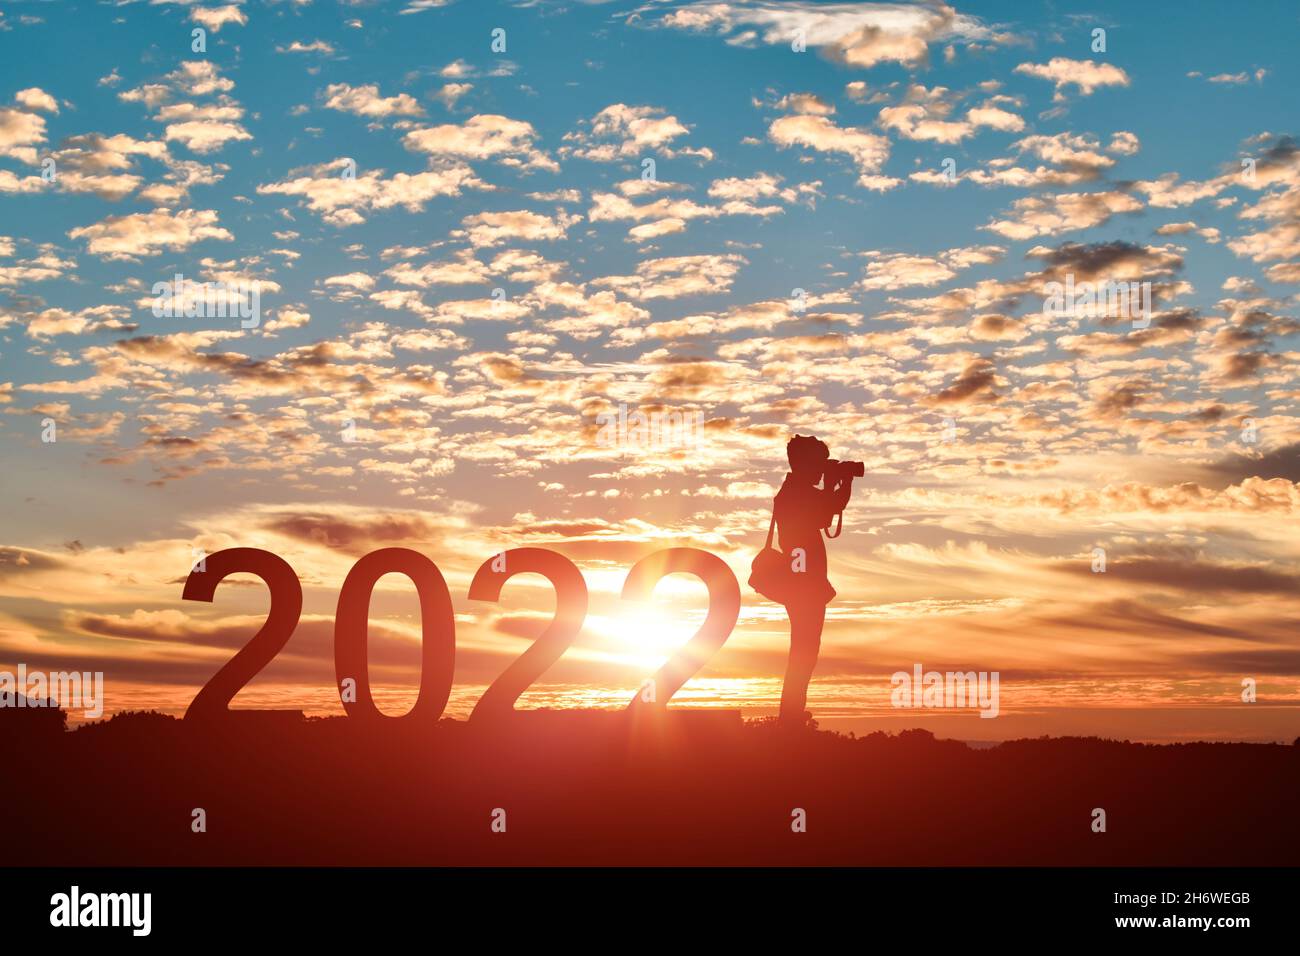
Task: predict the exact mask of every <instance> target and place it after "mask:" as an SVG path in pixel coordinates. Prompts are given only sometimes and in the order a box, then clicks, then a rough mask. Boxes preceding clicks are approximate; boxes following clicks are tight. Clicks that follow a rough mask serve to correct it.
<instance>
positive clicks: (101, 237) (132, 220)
mask: <svg viewBox="0 0 1300 956" xmlns="http://www.w3.org/2000/svg"><path fill="white" fill-rule="evenodd" d="M68 237H69V238H71V239H85V240H87V245H86V248H87V250H88V251H89V252H90V253H91V254H92V255H97V256H102V257H103V258H105V259H133V258H138V257H140V256H156V255H158V254H160V253H162V252H166V251H178V250H182V249H187V248H189V247H190V246H192V245H194V244H195V243H197V242H202V241H204V240H206V239H218V240H222V241H225V242H229V241H231V240H233V239H234V238H235V237H234V236H232V235H231V234H230V232H229V231H227V230H226V229H224V228H223V227H221V226H219V225H218V224H217V213H216V211H215V210H212V209H202V210H195V209H182V210H180V211H179V212H176V213H172V212H169V211H168V210H166V209H157V210H154V211H153V212H141V213H132V214H131V215H127V216H109V217H108V218H107V219H104V220H103V221H101V222H97V223H95V224H93V225H90V226H81V227H79V228H76V229H72V230H70V231H69V232H68Z"/></svg>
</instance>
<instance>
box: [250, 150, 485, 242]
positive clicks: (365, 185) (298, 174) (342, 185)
mask: <svg viewBox="0 0 1300 956" xmlns="http://www.w3.org/2000/svg"><path fill="white" fill-rule="evenodd" d="M353 171H354V167H351V166H349V160H347V159H336V160H334V161H333V162H332V163H322V164H321V165H319V166H310V167H307V168H306V169H300V170H293V171H291V172H290V174H289V176H290V178H288V179H285V180H282V181H280V182H273V183H263V184H262V185H259V186H258V187H257V191H258V193H259V194H262V195H280V196H300V197H302V198H303V200H304V201H305V202H306V205H307V208H308V209H310V210H311V211H312V212H315V213H318V214H319V215H320V216H321V218H323V219H324V220H325V221H326V222H328V223H330V224H331V225H334V226H340V227H342V226H353V225H357V224H359V223H362V222H365V220H366V218H367V216H369V215H370V214H371V213H372V212H374V211H376V210H385V209H392V208H394V207H401V208H403V209H405V210H407V211H408V212H419V211H420V210H422V209H423V208H424V206H425V204H426V203H428V202H429V200H431V199H434V198H436V197H439V196H459V195H460V193H461V191H462V190H464V189H485V188H487V186H486V184H485V183H483V182H482V181H481V180H479V179H478V177H477V176H475V175H474V171H473V170H472V169H470V167H468V166H466V165H465V164H463V163H448V164H445V165H439V166H438V167H436V168H433V169H429V170H427V171H425V172H421V173H395V174H393V175H392V176H389V177H385V176H384V171H383V170H382V169H371V170H367V171H365V172H363V173H356V174H354V175H349V173H350V172H353Z"/></svg>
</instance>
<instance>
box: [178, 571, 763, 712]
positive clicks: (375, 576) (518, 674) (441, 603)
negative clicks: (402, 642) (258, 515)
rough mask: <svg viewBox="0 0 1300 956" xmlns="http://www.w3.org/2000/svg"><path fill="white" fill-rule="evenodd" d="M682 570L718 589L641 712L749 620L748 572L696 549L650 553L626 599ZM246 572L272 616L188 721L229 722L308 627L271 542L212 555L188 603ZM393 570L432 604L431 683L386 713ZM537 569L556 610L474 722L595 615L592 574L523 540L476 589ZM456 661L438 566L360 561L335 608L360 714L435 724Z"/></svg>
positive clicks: (425, 632) (491, 590)
mask: <svg viewBox="0 0 1300 956" xmlns="http://www.w3.org/2000/svg"><path fill="white" fill-rule="evenodd" d="M502 558H504V561H503V560H502ZM498 568H500V570H497V569H498ZM679 571H680V572H687V573H690V574H694V575H695V576H696V577H698V578H700V580H702V581H703V582H704V584H705V586H706V587H707V589H708V594H709V610H708V614H707V615H706V616H705V619H704V623H703V624H702V625H701V626H700V629H699V630H698V631H696V632H695V635H694V636H693V637H692V638H691V639H690V640H689V641H687V642H686V644H684V645H683V646H682V647H681V649H680V650H679V651H678V652H677V653H676V654H674V655H673V656H672V657H671V658H669V660H668V661H667V663H665V664H664V665H663V667H661V668H660V669H659V670H658V671H657V672H656V673H655V674H654V676H653V677H652V678H651V681H652V683H651V685H650V686H651V687H652V688H654V690H655V694H654V699H653V700H646V699H645V698H643V696H642V695H641V694H639V693H638V694H637V695H635V696H634V697H633V698H632V701H631V703H630V704H629V709H637V708H641V707H664V706H666V705H667V703H668V701H669V699H671V698H672V696H673V695H674V694H676V693H677V691H679V690H680V689H681V688H682V685H683V684H685V683H686V682H687V681H688V680H690V679H691V677H693V676H694V675H695V674H696V673H697V672H698V671H699V669H700V668H701V667H703V666H704V664H705V662H706V661H708V659H709V658H710V657H712V656H713V655H714V654H715V653H717V651H718V649H719V648H721V647H722V645H723V643H724V642H725V641H726V640H727V637H728V636H729V635H730V633H731V631H732V628H734V627H735V625H736V621H737V620H738V619H739V617H740V586H739V584H737V582H736V576H735V575H734V574H733V573H732V571H731V569H730V568H729V567H728V566H727V565H726V563H725V562H724V561H723V560H722V559H721V558H719V557H717V556H716V555H713V554H710V553H709V552H707V551H701V550H698V549H696V548H668V549H665V550H663V551H656V552H654V553H652V554H649V555H646V557H644V558H642V559H641V560H640V561H638V562H637V563H636V564H635V565H633V567H632V569H631V570H630V571H629V572H628V576H627V579H626V580H625V581H624V582H623V595H622V596H623V598H624V599H625V600H633V601H644V600H648V599H649V598H650V595H651V594H652V592H653V591H654V588H655V585H656V584H657V583H658V582H659V580H660V579H661V578H663V577H665V576H666V575H669V574H673V573H676V572H679ZM240 572H247V573H250V574H255V575H257V576H258V577H260V578H261V579H262V580H263V581H264V582H265V583H266V586H267V587H268V588H269V589H270V592H271V608H270V611H269V612H268V614H267V618H266V623H265V624H263V625H262V627H261V629H260V630H259V631H258V632H257V633H256V634H254V635H253V637H252V639H251V640H250V641H249V642H248V643H247V644H245V645H244V646H243V647H242V648H241V649H240V650H239V652H238V653H237V654H235V656H234V657H232V658H231V659H230V660H229V661H227V662H226V663H225V665H224V666H223V667H222V668H221V669H220V670H219V671H217V673H216V674H215V675H213V677H212V679H211V680H209V681H208V683H207V684H206V685H204V687H203V689H202V690H200V691H199V693H198V694H197V695H196V696H195V698H194V700H193V701H192V702H191V703H190V707H189V710H187V711H186V713H185V719H186V720H194V719H207V720H212V719H214V718H218V719H219V718H220V716H221V715H223V714H225V713H227V709H228V705H229V703H230V701H231V700H232V699H233V698H234V696H235V695H236V694H237V693H239V691H240V690H241V689H242V688H243V687H244V685H246V684H247V683H248V682H249V681H250V680H252V679H253V677H255V676H256V675H257V674H258V673H259V672H260V671H261V670H262V668H264V667H265V666H266V665H267V664H269V663H270V662H271V661H272V660H273V659H274V658H275V656H276V655H277V654H279V653H280V651H281V650H283V648H284V645H285V644H286V643H287V642H288V640H289V637H290V635H291V634H293V631H294V628H296V627H297V626H298V619H299V617H300V615H301V614H302V583H301V582H300V581H299V580H298V575H297V574H296V573H295V572H294V570H293V568H291V567H290V566H289V564H288V563H287V562H286V561H285V560H284V559H283V558H281V557H279V556H278V555H275V554H272V553H271V552H270V551H263V550H261V549H260V548H228V549H226V550H224V551H218V552H216V553H215V554H211V555H208V556H207V558H206V560H205V563H204V569H203V570H202V571H199V570H194V571H191V572H190V576H189V578H188V579H187V580H186V581H185V590H184V592H183V594H182V596H183V597H184V598H185V600H188V601H211V600H212V598H213V595H214V594H215V593H216V590H217V585H218V584H220V583H221V582H222V581H223V580H224V579H225V578H226V577H228V576H229V575H231V574H238V573H240ZM389 573H397V574H404V575H406V577H408V578H409V579H410V580H411V582H412V583H413V584H414V585H415V591H416V594H417V595H418V597H419V600H420V619H421V620H420V626H421V656H420V664H421V667H420V690H419V693H418V694H417V696H416V699H415V703H414V704H413V705H412V707H411V709H410V710H409V711H408V712H407V713H405V714H403V715H402V716H400V717H393V716H390V715H388V714H385V713H383V712H382V711H380V710H379V708H378V706H377V705H376V704H375V700H374V697H373V695H372V694H371V690H370V674H369V657H368V653H367V648H366V645H367V638H368V630H369V617H370V595H371V593H372V591H373V590H374V587H375V584H376V582H377V581H378V580H379V579H380V578H381V577H383V576H384V575H385V574H389ZM527 573H534V574H540V575H542V576H543V577H545V578H546V579H547V580H549V581H550V582H551V586H552V587H554V588H555V595H556V603H555V616H554V617H553V618H552V619H551V622H550V624H548V625H547V627H546V628H545V630H543V631H542V633H541V634H540V635H539V636H538V638H537V640H536V641H535V642H534V643H533V645H532V646H531V647H529V648H528V650H526V651H524V653H523V654H522V655H520V657H519V658H518V659H516V660H515V661H514V662H512V663H511V664H510V666H509V667H507V668H506V669H505V671H504V672H503V673H502V674H501V676H500V677H498V678H497V679H496V680H495V681H494V682H493V683H492V684H491V685H490V686H489V687H488V689H487V691H486V692H485V693H484V694H483V696H482V697H481V698H480V699H479V701H478V703H477V704H476V705H475V706H474V710H473V712H472V713H471V714H470V720H471V721H482V720H484V719H485V718H491V717H501V716H508V715H509V714H511V713H513V712H514V705H515V701H517V700H518V699H519V697H520V695H522V694H523V693H524V692H525V691H526V690H527V689H528V688H529V687H530V686H532V684H533V683H534V682H535V681H536V680H537V679H538V678H539V677H541V675H542V674H543V672H545V671H546V669H547V668H549V667H550V666H551V665H552V664H554V663H555V662H556V661H557V660H558V659H559V658H560V656H561V655H562V654H563V653H564V651H565V650H566V649H567V648H568V647H569V645H570V644H572V643H573V641H574V639H575V638H576V637H577V636H578V633H579V631H581V630H582V625H583V622H584V620H585V619H586V617H587V583H586V581H584V580H583V577H582V572H580V571H579V570H578V568H577V566H576V565H575V564H574V563H573V562H572V561H570V560H569V559H568V558H566V557H565V556H564V555H562V554H559V553H557V552H555V551H547V550H545V549H543V548H515V549H512V550H509V551H505V552H502V554H499V555H496V556H494V557H493V558H489V559H488V560H487V561H485V562H484V563H483V564H482V566H480V567H479V569H478V571H477V572H476V573H475V575H474V580H473V581H472V582H471V583H470V586H469V597H470V599H472V600H479V601H496V600H499V599H500V597H501V589H502V587H503V586H504V585H505V583H506V581H507V580H509V579H510V578H511V577H513V576H514V575H516V574H527ZM455 663H456V622H455V618H454V616H453V614H452V605H451V593H450V592H449V591H448V590H447V582H446V580H445V579H444V578H443V576H442V572H441V571H439V570H438V566H437V565H436V564H434V563H433V562H432V561H430V560H429V559H428V558H427V557H425V556H424V555H423V554H420V553H419V552H418V551H412V550H410V549H408V548H382V549H380V550H379V551H372V552H371V553H370V554H367V555H366V556H364V557H363V558H361V559H360V560H358V561H357V563H356V564H354V565H353V566H352V569H351V570H350V571H349V572H348V575H347V577H346V578H345V579H344V581H343V587H342V589H341V590H340V591H339V602H338V609H337V611H336V613H335V615H334V671H335V677H336V686H339V687H341V686H342V684H343V681H344V680H345V679H346V678H352V679H353V680H355V681H356V694H355V699H354V700H348V699H347V696H346V695H343V698H344V699H343V707H344V710H345V711H346V712H347V715H348V717H349V718H353V719H356V720H360V721H367V722H371V723H384V722H388V721H395V720H398V721H408V722H421V723H425V724H428V725H432V724H433V723H434V722H436V721H437V720H438V718H439V717H441V716H442V712H443V710H444V709H446V706H447V699H448V698H449V697H450V696H451V685H452V675H453V673H454V671H455ZM643 686H644V685H643Z"/></svg>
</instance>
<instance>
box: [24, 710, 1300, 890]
mask: <svg viewBox="0 0 1300 956" xmlns="http://www.w3.org/2000/svg"><path fill="white" fill-rule="evenodd" d="M7 713H8V714H9V715H12V714H15V713H19V712H16V711H12V710H10V711H8V712H7ZM26 713H29V714H30V713H32V712H26ZM47 713H48V712H47ZM3 718H4V715H0V759H3V761H4V763H3V765H4V767H5V768H6V771H7V772H6V774H5V779H4V782H3V784H2V785H0V788H2V789H0V815H2V816H3V819H4V821H5V824H6V829H7V831H8V832H9V833H10V834H11V835H14V834H22V835H23V838H22V845H23V846H26V847H29V848H30V849H29V850H28V851H26V853H25V856H24V858H23V859H21V860H19V859H13V860H11V861H10V864H11V865H43V866H55V865H58V866H84V865H118V866H121V865H142V864H143V865H158V864H168V865H213V864H217V865H227V864H245V865H266V864H276V865H288V864H300V865H336V864H348V865H363V866H370V865H516V864H526V865H539V864H544V865H570V864H598V865H611V864H612V865H623V864H627V865H697V864H711V865H753V864H796V865H803V864H813V865H851V866H884V865H889V866H931V865H1085V866H1087V865H1125V866H1127V865H1141V866H1160V865H1176V866H1183V865H1212V866H1227V865H1238V866H1258V865H1294V864H1297V863H1300V814H1297V812H1296V809H1295V801H1296V792H1297V783H1300V747H1297V746H1281V745H1267V744H1206V743H1193V744H1176V745H1145V744H1130V743H1125V742H1117V741H1105V740H1098V739H1093V738H1086V739H1085V738H1052V739H1048V738H1044V739H1038V740H1018V741H1011V742H1008V743H1004V744H1000V745H998V746H996V747H991V748H984V749H971V748H968V747H967V746H966V745H965V744H963V743H960V742H955V741H941V740H935V739H934V738H933V737H932V736H931V735H930V734H929V733H928V732H926V731H909V732H905V733H903V734H899V735H897V736H887V735H884V734H873V735H871V736H868V737H862V738H856V739H855V738H852V737H843V736H839V735H836V734H830V733H824V732H816V731H806V732H803V733H800V734H796V735H788V734H783V733H780V732H778V731H776V730H775V729H774V728H773V727H772V726H771V725H770V724H767V723H763V722H758V723H753V722H751V723H745V724H742V723H741V722H740V720H739V718H738V717H736V716H735V715H712V716H693V715H692V714H691V713H690V712H686V713H681V712H677V713H672V714H670V715H669V716H668V717H667V718H662V717H661V718H655V719H651V718H643V719H642V720H641V721H640V722H639V723H637V724H635V725H634V724H633V723H632V722H630V721H629V720H628V718H627V717H626V716H625V715H622V714H614V715H609V714H603V715H591V716H583V715H578V716H573V715H569V716H563V715H549V716H548V715H547V714H545V713H538V712H531V713H528V714H525V715H523V716H517V717H516V718H514V719H512V720H509V721H507V722H506V723H499V724H493V725H491V726H485V727H481V728H480V727H478V726H473V725H469V724H466V723H464V722H459V721H452V720H443V721H441V722H439V723H438V724H437V726H436V727H434V728H432V729H426V730H422V731H414V730H410V729H403V725H402V723H401V722H400V721H389V722H388V723H387V724H385V725H381V726H379V727H377V728H367V727H365V726H359V725H358V723H357V722H356V721H354V720H349V719H348V718H333V719H324V720H309V721H302V720H298V719H295V718H294V717H293V716H288V717H284V716H281V715H267V714H259V713H256V712H245V713H241V712H238V711H236V712H233V713H232V714H230V715H229V719H226V720H223V721H222V722H221V724H220V725H215V726H211V727H207V728H205V727H203V726H201V725H196V724H194V723H187V722H184V721H181V720H177V719H174V718H171V717H166V716H162V715H157V714H127V715H119V716H118V717H116V718H114V719H112V720H108V721H103V722H100V723H97V724H91V725H87V726H84V727H82V728H80V729H78V730H76V731H72V732H64V731H63V730H62V727H61V725H60V724H58V723H57V722H55V723H53V724H50V723H49V722H48V721H47V722H46V724H45V725H44V726H42V727H39V728H38V727H36V726H35V724H33V723H32V722H31V721H28V723H27V724H24V725H23V726H22V727H19V726H18V725H17V722H15V721H6V720H5V719H3ZM6 723H7V724H8V726H7V727H5V726H3V725H5V724H6ZM196 807H202V808H203V809H204V810H206V812H207V832H206V833H195V832H192V830H191V821H192V816H191V813H192V811H193V809H194V808H196ZM1097 807H1101V808H1104V809H1105V811H1106V823H1107V830H1106V832H1105V833H1095V832H1093V830H1092V820H1093V809H1094V808H1097ZM497 808H501V809H504V810H505V812H506V832H504V833H494V832H493V831H492V828H491V824H492V814H493V811H494V810H495V809H497ZM795 808H802V809H803V810H804V811H806V815H807V832H805V833H795V832H792V830H791V821H792V811H794V809H795Z"/></svg>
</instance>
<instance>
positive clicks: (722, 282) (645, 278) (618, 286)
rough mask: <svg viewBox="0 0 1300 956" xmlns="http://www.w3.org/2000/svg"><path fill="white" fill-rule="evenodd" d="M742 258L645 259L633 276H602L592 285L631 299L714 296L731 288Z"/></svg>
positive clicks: (691, 257) (714, 256) (638, 265)
mask: <svg viewBox="0 0 1300 956" xmlns="http://www.w3.org/2000/svg"><path fill="white" fill-rule="evenodd" d="M745 261H746V260H745V258H744V257H743V256H740V255H735V254H731V255H702V256H675V257H671V258H666V259H644V260H642V261H641V262H639V263H637V267H636V273H635V274H634V275H627V276H604V277H602V278H600V279H597V280H595V281H594V282H593V284H594V285H598V286H608V287H609V288H611V289H614V290H616V291H619V292H622V293H624V294H625V295H627V296H629V297H631V298H633V299H677V298H681V297H683V296H688V295H717V294H719V293H722V292H727V291H728V290H730V289H731V282H732V280H733V279H734V278H735V276H736V273H737V272H739V271H740V267H741V266H742V265H743V264H744V263H745Z"/></svg>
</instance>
